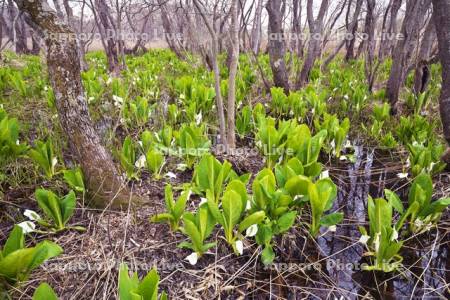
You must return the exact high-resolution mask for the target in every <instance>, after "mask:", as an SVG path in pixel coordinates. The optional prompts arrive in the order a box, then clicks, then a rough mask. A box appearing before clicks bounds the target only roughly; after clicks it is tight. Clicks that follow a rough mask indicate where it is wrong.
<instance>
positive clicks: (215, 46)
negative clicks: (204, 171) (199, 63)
mask: <svg viewBox="0 0 450 300" xmlns="http://www.w3.org/2000/svg"><path fill="white" fill-rule="evenodd" d="M193 1H194V5H195V7H196V9H197V11H198V12H199V13H200V15H201V17H202V20H203V22H204V23H205V26H206V27H207V29H208V32H209V34H210V37H211V56H210V57H211V64H212V68H213V73H214V90H215V92H216V107H217V114H218V120H219V134H220V142H221V143H222V144H223V145H225V146H226V143H227V129H226V124H225V112H224V107H223V99H222V94H221V89H220V83H221V80H220V69H219V62H218V60H217V56H218V54H219V37H218V34H217V28H216V26H215V24H216V22H215V18H214V16H213V21H212V22H211V21H210V20H209V19H208V17H207V16H206V12H205V10H204V5H203V4H202V3H201V2H200V1H199V0H193ZM214 15H215V14H214Z"/></svg>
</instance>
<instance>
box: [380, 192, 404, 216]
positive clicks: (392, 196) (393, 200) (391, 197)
mask: <svg viewBox="0 0 450 300" xmlns="http://www.w3.org/2000/svg"><path fill="white" fill-rule="evenodd" d="M384 194H385V195H386V199H387V200H388V202H389V203H390V204H391V205H392V207H394V208H395V210H397V211H398V212H399V213H400V214H403V211H404V208H403V203H402V201H401V200H400V198H399V197H398V196H397V194H396V193H394V192H393V191H391V190H388V189H385V190H384Z"/></svg>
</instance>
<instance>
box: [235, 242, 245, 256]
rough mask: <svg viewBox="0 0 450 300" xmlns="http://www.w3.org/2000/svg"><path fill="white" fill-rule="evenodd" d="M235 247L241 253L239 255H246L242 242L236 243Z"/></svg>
mask: <svg viewBox="0 0 450 300" xmlns="http://www.w3.org/2000/svg"><path fill="white" fill-rule="evenodd" d="M234 246H235V247H236V251H237V252H238V253H239V255H242V253H244V243H242V241H236V242H235V243H234Z"/></svg>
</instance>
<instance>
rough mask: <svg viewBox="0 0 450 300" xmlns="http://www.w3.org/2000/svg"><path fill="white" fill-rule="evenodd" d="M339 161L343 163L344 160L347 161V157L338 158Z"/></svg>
mask: <svg viewBox="0 0 450 300" xmlns="http://www.w3.org/2000/svg"><path fill="white" fill-rule="evenodd" d="M339 160H341V161H345V160H347V156H345V155H341V157H339Z"/></svg>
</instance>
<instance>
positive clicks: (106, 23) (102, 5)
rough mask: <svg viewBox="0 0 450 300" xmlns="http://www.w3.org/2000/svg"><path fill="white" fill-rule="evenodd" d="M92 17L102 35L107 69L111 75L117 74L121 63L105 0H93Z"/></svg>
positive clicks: (114, 31) (113, 26) (113, 28)
mask: <svg viewBox="0 0 450 300" xmlns="http://www.w3.org/2000/svg"><path fill="white" fill-rule="evenodd" d="M92 12H93V14H94V18H95V19H96V22H97V26H98V29H99V32H100V35H101V37H102V42H103V46H104V48H105V52H106V57H107V59H108V70H109V72H111V73H112V74H113V75H119V73H120V71H121V64H120V60H119V50H118V44H117V37H115V36H114V35H115V33H116V30H115V25H114V24H113V23H112V22H111V19H112V18H111V12H110V8H109V6H108V4H107V3H106V1H105V0H95V6H94V7H93V8H92Z"/></svg>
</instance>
